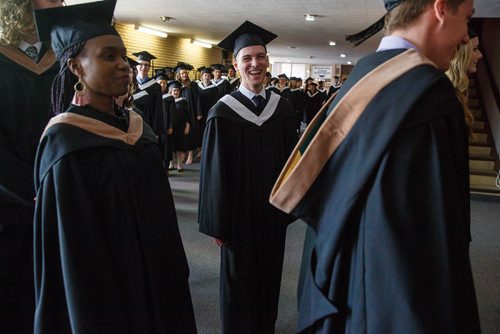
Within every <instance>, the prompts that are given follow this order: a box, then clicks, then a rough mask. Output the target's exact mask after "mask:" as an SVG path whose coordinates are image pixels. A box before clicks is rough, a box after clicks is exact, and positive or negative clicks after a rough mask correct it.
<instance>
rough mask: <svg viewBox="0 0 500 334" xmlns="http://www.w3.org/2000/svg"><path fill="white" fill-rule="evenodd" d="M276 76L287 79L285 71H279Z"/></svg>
mask: <svg viewBox="0 0 500 334" xmlns="http://www.w3.org/2000/svg"><path fill="white" fill-rule="evenodd" d="M278 78H285V79H287V80H288V77H287V76H286V74H285V73H281V74H279V75H278Z"/></svg>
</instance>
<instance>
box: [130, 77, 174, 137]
mask: <svg viewBox="0 0 500 334" xmlns="http://www.w3.org/2000/svg"><path fill="white" fill-rule="evenodd" d="M143 92H145V93H147V94H145V93H143ZM141 93H142V94H141ZM136 97H139V98H136ZM134 104H135V105H136V107H137V108H139V109H140V110H142V112H143V113H144V117H145V120H146V122H147V123H148V124H149V126H150V127H151V128H152V129H153V130H154V132H155V133H156V134H157V135H158V136H159V135H163V134H165V133H166V129H165V128H164V124H165V120H164V115H165V114H164V112H163V103H162V92H161V86H160V84H158V83H157V82H156V81H155V80H154V79H151V80H149V81H147V82H145V83H143V84H138V85H137V89H136V91H135V92H134Z"/></svg>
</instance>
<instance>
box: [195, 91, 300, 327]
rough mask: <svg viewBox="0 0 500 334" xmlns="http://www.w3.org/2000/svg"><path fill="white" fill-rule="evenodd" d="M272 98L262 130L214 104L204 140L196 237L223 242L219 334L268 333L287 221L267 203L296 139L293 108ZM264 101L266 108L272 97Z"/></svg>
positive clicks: (251, 109)
mask: <svg viewBox="0 0 500 334" xmlns="http://www.w3.org/2000/svg"><path fill="white" fill-rule="evenodd" d="M273 95H274V96H275V98H276V99H278V100H279V104H278V105H277V107H276V109H275V112H274V114H272V116H271V118H269V119H268V120H267V121H266V122H265V123H263V124H262V125H261V126H258V125H256V124H254V123H252V122H250V121H248V120H246V119H244V118H242V117H241V116H239V115H238V114H237V113H236V112H235V111H233V110H232V109H231V108H230V107H229V106H228V105H227V104H225V103H223V102H222V101H219V102H218V103H217V104H216V105H215V106H214V107H213V108H212V109H211V110H210V114H209V118H208V122H207V128H206V130H205V134H204V138H203V156H202V160H201V170H200V200H199V216H198V222H199V224H200V231H201V232H202V233H205V234H207V235H210V236H212V237H215V238H218V239H221V240H224V241H228V242H229V243H228V244H227V245H225V246H223V247H222V248H221V273H220V289H221V291H220V294H221V318H222V327H223V328H222V332H223V333H239V334H244V333H264V334H265V333H272V332H273V331H274V324H275V321H276V316H277V308H278V297H279V290H280V283H281V270H282V264H283V252H284V246H285V235H286V227H287V224H288V223H290V222H291V218H290V216H288V215H285V214H284V213H282V212H280V211H279V210H277V209H275V208H273V207H272V206H271V205H270V204H269V203H268V198H269V193H270V191H271V188H272V185H273V183H274V181H275V180H276V178H277V176H278V174H279V171H280V170H281V168H282V167H283V166H284V163H285V161H286V159H287V158H288V155H289V153H290V152H291V149H292V148H293V146H294V144H295V143H296V141H297V136H296V132H295V115H294V111H293V108H292V107H291V105H290V103H289V102H288V101H287V100H285V99H282V98H280V97H279V96H278V95H276V94H273ZM230 96H232V97H234V98H235V99H236V100H237V101H239V102H240V103H242V104H243V105H244V109H245V110H246V112H247V113H250V114H252V115H254V117H255V114H257V113H258V112H257V110H256V107H255V106H254V104H253V103H252V102H251V101H250V100H249V99H248V98H246V97H245V96H243V94H241V93H240V92H239V91H237V92H233V93H231V95H230ZM267 96H268V99H267V100H266V101H267V103H268V104H269V103H270V102H269V97H270V96H271V93H270V92H267ZM227 97H229V96H226V98H227ZM264 113H266V111H265V110H264V112H263V113H262V114H261V116H262V115H263V114H264Z"/></svg>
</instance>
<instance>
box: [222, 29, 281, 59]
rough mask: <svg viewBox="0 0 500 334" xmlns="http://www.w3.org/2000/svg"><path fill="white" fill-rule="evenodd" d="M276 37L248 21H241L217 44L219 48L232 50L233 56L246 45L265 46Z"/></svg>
mask: <svg viewBox="0 0 500 334" xmlns="http://www.w3.org/2000/svg"><path fill="white" fill-rule="evenodd" d="M276 37H278V36H277V35H275V34H273V33H272V32H270V31H267V30H266V29H263V28H261V27H259V26H258V25H255V24H253V23H252V22H250V21H245V22H243V24H242V25H240V26H239V27H238V28H236V30H235V31H233V32H232V33H231V34H229V36H227V37H226V38H224V39H223V40H222V41H221V42H220V43H219V44H217V46H219V47H220V48H222V49H224V50H227V51H232V52H233V53H234V56H236V55H237V54H238V52H239V51H240V50H241V49H243V48H244V47H247V46H252V45H262V46H263V47H264V48H266V45H267V44H268V43H269V42H271V41H272V40H273V39H275V38H276Z"/></svg>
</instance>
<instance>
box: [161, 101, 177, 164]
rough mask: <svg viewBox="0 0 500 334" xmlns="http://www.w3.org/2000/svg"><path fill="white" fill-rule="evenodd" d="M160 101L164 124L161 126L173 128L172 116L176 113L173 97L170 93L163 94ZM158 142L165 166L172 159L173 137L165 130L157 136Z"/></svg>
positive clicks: (166, 128)
mask: <svg viewBox="0 0 500 334" xmlns="http://www.w3.org/2000/svg"><path fill="white" fill-rule="evenodd" d="M162 101H163V112H164V116H163V122H164V125H163V127H164V128H165V130H168V129H172V128H173V126H174V125H173V118H174V117H175V116H174V115H175V114H176V110H175V105H176V103H175V99H174V97H173V96H172V95H171V94H163V95H162ZM158 142H159V143H160V149H161V150H162V154H161V155H162V157H163V161H164V165H165V166H167V162H169V161H171V160H172V150H173V138H172V135H171V134H170V135H169V134H168V133H167V131H165V134H163V135H161V136H158Z"/></svg>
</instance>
